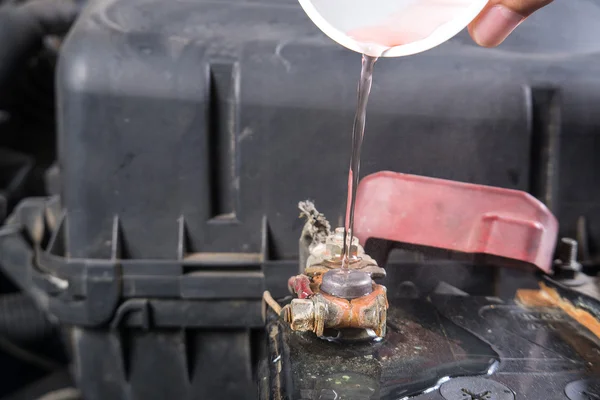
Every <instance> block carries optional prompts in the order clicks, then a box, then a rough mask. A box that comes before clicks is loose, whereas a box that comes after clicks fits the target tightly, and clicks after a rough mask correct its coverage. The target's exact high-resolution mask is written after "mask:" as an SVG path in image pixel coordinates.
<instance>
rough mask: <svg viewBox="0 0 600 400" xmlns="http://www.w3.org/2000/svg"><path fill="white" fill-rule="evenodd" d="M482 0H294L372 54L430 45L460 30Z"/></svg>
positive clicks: (331, 32) (334, 33)
mask: <svg viewBox="0 0 600 400" xmlns="http://www.w3.org/2000/svg"><path fill="white" fill-rule="evenodd" d="M487 1H488V0H299V2H300V5H301V6H302V8H303V9H304V11H305V12H306V14H307V15H308V16H309V18H310V19H311V20H312V21H313V22H314V23H315V25H317V27H318V28H319V29H321V30H322V31H323V32H324V33H325V34H326V35H327V36H329V37H330V38H331V39H333V40H334V41H336V42H337V43H339V44H341V45H342V46H344V47H346V48H348V49H350V50H354V51H356V52H358V53H362V54H366V55H368V56H372V57H400V56H408V55H411V54H416V53H421V52H423V51H425V50H429V49H431V48H433V47H436V46H438V45H440V44H442V43H444V42H445V41H447V40H448V39H450V38H452V37H453V36H455V35H456V34H457V33H459V32H460V31H461V30H463V29H464V28H465V27H466V26H467V25H469V23H471V21H473V19H475V17H476V16H477V15H478V14H479V13H480V12H481V10H482V9H483V8H484V7H485V5H486V4H487Z"/></svg>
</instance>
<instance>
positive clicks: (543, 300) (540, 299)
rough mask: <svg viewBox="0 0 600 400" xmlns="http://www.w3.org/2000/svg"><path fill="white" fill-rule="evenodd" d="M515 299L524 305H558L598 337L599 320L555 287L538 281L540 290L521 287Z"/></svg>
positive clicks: (599, 332) (599, 329)
mask: <svg viewBox="0 0 600 400" xmlns="http://www.w3.org/2000/svg"><path fill="white" fill-rule="evenodd" d="M516 299H517V301H519V302H520V303H521V304H523V305H524V306H526V307H558V308H561V309H562V310H563V311H564V312H565V313H567V314H568V315H569V316H570V317H571V318H573V319H574V320H576V321H577V322H579V323H580V324H581V325H583V326H585V327H586V328H587V329H588V330H590V331H591V332H592V333H593V334H594V335H596V337H598V338H599V339H600V321H598V319H596V317H594V316H593V315H592V314H591V313H590V312H588V311H586V310H584V309H582V308H579V307H577V306H576V305H574V304H573V303H572V302H570V301H569V300H567V299H565V298H564V297H561V295H560V294H559V293H558V291H556V289H554V288H551V287H548V286H547V285H545V284H544V283H542V282H540V290H530V289H521V290H518V291H517V295H516Z"/></svg>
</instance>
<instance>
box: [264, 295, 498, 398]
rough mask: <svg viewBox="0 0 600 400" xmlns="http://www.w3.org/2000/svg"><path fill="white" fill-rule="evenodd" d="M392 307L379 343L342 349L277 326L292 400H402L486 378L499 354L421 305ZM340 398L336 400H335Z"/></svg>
mask: <svg viewBox="0 0 600 400" xmlns="http://www.w3.org/2000/svg"><path fill="white" fill-rule="evenodd" d="M401 303H402V304H392V305H391V308H390V312H389V313H388V332H387V335H386V337H385V339H384V340H382V341H381V342H378V343H377V342H370V343H352V344H348V343H339V342H329V341H324V340H320V339H317V338H316V337H314V335H310V334H302V333H297V332H291V331H290V330H289V329H288V328H287V327H285V326H283V325H279V323H277V322H275V323H276V324H278V325H279V326H278V331H279V332H280V333H279V340H280V341H281V342H280V343H281V344H282V345H283V351H282V359H281V360H277V361H276V362H279V361H282V366H283V368H282V370H281V373H282V378H283V381H285V382H286V383H287V388H286V390H289V395H290V398H294V399H329V398H331V399H336V400H337V399H400V398H404V397H409V396H414V395H417V394H420V393H422V392H423V391H426V390H428V389H431V388H435V387H436V386H439V384H441V383H442V382H444V381H445V380H447V378H448V377H449V376H464V375H484V374H487V373H489V372H491V371H492V370H493V369H494V368H495V366H496V365H497V362H498V354H497V353H496V352H495V351H494V350H493V349H492V348H491V347H490V346H489V345H488V344H486V343H485V342H484V341H482V340H480V339H478V338H477V337H475V336H474V335H472V334H470V333H469V332H467V331H466V330H464V329H462V328H460V327H459V326H457V325H456V324H454V323H453V322H451V321H450V320H448V319H446V318H445V317H443V316H442V315H440V314H439V313H438V312H437V311H436V310H435V308H434V306H433V305H432V304H430V303H428V302H425V301H420V300H404V301H402V302H401ZM336 396H337V397H336Z"/></svg>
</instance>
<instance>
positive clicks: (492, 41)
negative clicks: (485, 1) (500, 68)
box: [473, 5, 525, 47]
mask: <svg viewBox="0 0 600 400" xmlns="http://www.w3.org/2000/svg"><path fill="white" fill-rule="evenodd" d="M524 19H525V17H523V16H522V15H519V14H517V13H516V12H514V11H512V10H511V9H509V8H506V7H504V6H502V5H496V6H493V7H491V8H489V9H488V10H487V11H485V12H484V14H483V15H481V16H480V17H479V20H478V21H477V22H476V24H475V26H474V27H473V37H474V38H475V41H476V42H477V44H479V45H481V46H485V47H495V46H498V45H499V44H500V43H502V42H503V41H504V39H506V38H507V37H508V35H510V34H511V33H512V31H514V30H515V28H516V27H517V26H519V24H520V23H521V22H522V21H523V20H524Z"/></svg>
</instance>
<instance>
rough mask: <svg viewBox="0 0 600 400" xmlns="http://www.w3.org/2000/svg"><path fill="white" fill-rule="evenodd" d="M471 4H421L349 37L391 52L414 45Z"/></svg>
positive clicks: (430, 0)
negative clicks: (399, 47)
mask: <svg viewBox="0 0 600 400" xmlns="http://www.w3.org/2000/svg"><path fill="white" fill-rule="evenodd" d="M472 3H473V1H472V0H418V1H415V2H413V3H411V4H409V5H408V6H406V7H404V8H402V9H401V10H400V11H398V12H395V13H392V14H391V15H389V16H387V17H385V18H383V19H382V20H381V21H378V22H377V23H375V24H369V25H366V26H360V25H358V26H359V27H358V28H355V29H351V30H350V31H349V32H348V35H349V36H351V37H353V38H354V39H356V40H357V41H359V42H363V43H373V44H377V45H380V46H384V47H388V48H389V47H394V46H400V45H405V44H409V43H413V42H416V41H419V40H422V39H425V38H427V37H428V36H430V35H431V34H432V33H433V32H434V31H435V30H436V29H438V28H440V27H441V26H443V25H444V24H446V23H448V22H450V21H452V20H453V19H455V18H456V17H458V16H460V15H461V13H462V12H464V10H465V9H467V8H468V7H469V6H470V5H471V4H472ZM373 6H374V7H376V5H373Z"/></svg>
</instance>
